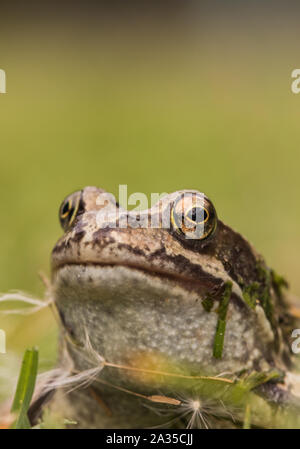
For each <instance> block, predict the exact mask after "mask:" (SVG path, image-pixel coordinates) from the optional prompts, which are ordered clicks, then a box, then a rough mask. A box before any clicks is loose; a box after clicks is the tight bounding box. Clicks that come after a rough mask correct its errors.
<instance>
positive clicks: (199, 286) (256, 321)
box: [51, 187, 291, 427]
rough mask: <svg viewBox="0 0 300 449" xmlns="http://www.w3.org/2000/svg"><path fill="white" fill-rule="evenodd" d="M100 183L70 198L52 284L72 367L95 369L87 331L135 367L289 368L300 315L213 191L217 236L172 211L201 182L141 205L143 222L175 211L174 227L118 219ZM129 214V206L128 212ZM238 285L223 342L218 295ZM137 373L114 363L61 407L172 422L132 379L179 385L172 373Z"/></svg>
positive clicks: (72, 413) (126, 420) (100, 348)
mask: <svg viewBox="0 0 300 449" xmlns="http://www.w3.org/2000/svg"><path fill="white" fill-rule="evenodd" d="M101 193H103V191H102V190H100V189H96V188H94V187H87V188H85V189H84V190H82V191H81V192H78V193H76V194H75V196H73V197H71V200H70V199H69V200H67V202H66V203H64V204H63V206H62V208H61V215H62V217H63V220H62V221H63V225H64V227H65V229H66V232H65V234H64V236H63V237H62V238H61V239H60V240H59V241H58V243H57V244H56V246H55V248H54V250H53V253H52V294H53V297H54V300H55V303H56V306H57V309H58V312H59V315H60V318H61V322H62V325H63V330H64V332H63V333H62V339H61V341H62V342H64V345H63V346H64V349H63V350H62V351H61V352H62V354H61V364H65V365H67V364H68V362H67V361H68V360H69V359H70V360H71V361H72V362H71V363H72V369H73V371H76V372H82V371H83V370H86V369H89V368H91V361H90V360H89V358H88V357H87V356H85V355H84V351H85V350H86V347H87V346H86V343H87V338H88V341H89V344H90V345H91V347H92V348H93V350H94V351H96V352H97V353H98V354H99V355H100V356H101V357H103V358H104V359H105V361H106V362H108V363H110V364H117V365H122V366H126V367H132V368H134V369H135V368H138V369H143V368H148V369H152V370H153V369H156V368H161V367H162V366H166V365H167V364H168V363H172V362H173V361H175V362H178V363H179V364H183V365H184V366H185V368H186V369H187V370H188V372H193V373H195V372H196V373H199V374H205V375H210V376H213V375H219V374H220V373H222V372H227V373H228V372H230V373H231V374H238V373H240V372H241V371H243V370H249V371H252V370H257V371H268V370H271V369H274V368H276V369H278V370H285V369H286V368H287V366H288V365H289V364H290V350H289V345H288V341H287V334H286V330H285V329H286V328H285V327H284V328H283V327H282V326H281V324H280V323H281V322H283V321H285V322H287V323H288V324H287V328H289V324H290V321H291V319H290V317H289V315H288V313H287V311H286V306H285V304H284V299H283V296H282V294H281V291H280V289H277V288H276V285H274V283H273V280H272V279H273V278H272V273H271V272H270V270H269V269H268V268H267V267H266V265H265V263H264V261H263V259H262V258H261V256H259V255H258V254H257V253H256V251H255V250H254V249H253V247H252V246H251V245H250V244H249V243H248V242H247V241H246V240H245V239H244V238H243V237H242V236H241V235H240V234H238V233H236V232H235V231H233V230H232V229H231V228H229V227H228V226H226V225H225V224H223V223H222V222H221V221H220V220H218V219H217V217H216V214H215V211H214V208H213V206H212V204H211V203H210V202H209V200H208V199H205V201H207V210H208V215H209V217H208V220H207V223H208V225H207V226H208V228H207V233H208V234H209V235H207V236H205V238H203V239H202V238H197V239H186V238H185V236H184V235H183V232H180V229H178V228H176V220H175V221H174V212H172V211H173V209H174V207H176V206H175V205H176V202H177V203H178V198H181V197H182V195H183V194H185V193H187V195H198V193H191V191H181V192H176V193H174V194H171V195H169V196H168V197H165V198H164V200H163V201H161V202H160V203H159V204H158V205H156V206H155V207H154V208H153V209H152V210H149V211H146V212H144V213H142V214H141V216H140V221H139V223H141V222H143V220H145V219H149V217H150V215H151V213H152V216H155V217H160V218H161V217H164V216H166V215H167V214H171V216H172V213H173V216H172V217H173V221H171V226H170V227H169V228H168V227H155V228H153V227H149V226H148V227H139V228H138V229H137V228H134V227H131V226H127V227H122V226H118V227H114V228H111V227H109V226H110V225H111V220H112V217H113V214H114V211H115V210H116V204H115V203H114V202H113V201H112V200H109V201H108V202H106V203H105V206H106V207H103V203H101V201H99V194H101ZM188 201H190V199H189V200H188ZM66 204H67V206H66ZM177 205H178V204H177ZM210 208H211V209H210ZM175 212H176V211H175ZM128 215H130V213H129V212H126V211H123V213H122V218H121V220H120V222H121V221H122V220H124V219H125V218H127V216H128ZM175 218H176V217H175ZM206 218H207V217H206ZM68 219H69V221H68ZM209 220H211V222H210V221H209ZM212 221H213V222H212ZM120 222H119V224H120ZM209 224H210V225H211V226H210V227H209ZM205 226H206V225H205ZM205 229H206V228H205ZM228 286H230V292H229V298H230V300H229V304H228V309H227V315H226V331H225V335H224V339H223V340H222V338H221V340H222V345H221V348H220V347H219V348H218V350H216V347H215V345H216V341H215V339H216V333H217V331H216V329H217V325H218V320H219V319H220V315H219V311H220V307H219V306H220V303H221V302H222V299H223V298H224V294H225V293H224V292H225V290H226V287H228ZM227 290H228V289H227ZM137 373H139V371H134V370H128V369H127V368H126V369H117V368H114V367H109V366H106V367H105V368H104V369H103V370H102V371H101V372H100V374H99V380H100V381H101V382H102V383H99V382H94V383H93V384H92V390H91V389H87V388H85V389H83V388H81V389H80V388H79V389H78V390H75V391H74V392H72V393H71V394H68V395H65V394H63V393H62V392H57V393H56V394H55V396H54V398H52V400H51V402H52V404H51V408H52V410H60V411H61V410H63V413H64V414H65V417H66V418H68V419H74V420H75V421H76V422H78V426H79V427H149V426H151V425H159V424H163V423H164V418H163V419H162V418H161V417H160V416H158V415H157V414H155V413H153V412H152V411H151V410H149V408H146V407H145V404H144V403H143V400H141V399H139V398H137V397H136V396H134V395H130V394H128V393H127V392H125V391H123V390H124V389H126V390H130V391H134V392H136V393H139V394H144V395H151V394H155V393H157V391H159V392H160V394H165V395H168V394H169V395H170V393H172V392H170V391H168V388H166V386H165V384H163V383H162V384H157V385H156V387H155V388H154V387H153V384H152V383H151V382H149V379H148V378H147V376H146V377H143V375H142V374H140V375H137ZM107 383H109V384H112V385H113V386H111V385H107ZM116 387H117V388H119V389H116ZM120 388H122V389H123V390H122V391H120ZM99 403H101V405H99Z"/></svg>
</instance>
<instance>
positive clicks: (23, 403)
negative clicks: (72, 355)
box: [11, 348, 38, 429]
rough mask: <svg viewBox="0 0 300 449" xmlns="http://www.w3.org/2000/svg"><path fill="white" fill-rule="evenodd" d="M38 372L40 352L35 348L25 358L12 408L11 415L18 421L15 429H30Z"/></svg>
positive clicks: (26, 352) (15, 423)
mask: <svg viewBox="0 0 300 449" xmlns="http://www.w3.org/2000/svg"><path fill="white" fill-rule="evenodd" d="M37 370H38V350H37V349H35V348H33V349H27V350H26V351H25V354H24V357H23V362H22V367H21V371H20V375H19V380H18V384H17V389H16V393H15V397H14V401H13V404H12V408H11V413H12V414H15V415H16V420H15V422H14V425H13V427H14V428H15V429H29V428H30V423H29V420H28V416H27V412H28V408H29V406H30V402H31V399H32V395H33V392H34V387H35V381H36V376H37Z"/></svg>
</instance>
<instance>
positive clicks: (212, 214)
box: [171, 192, 218, 240]
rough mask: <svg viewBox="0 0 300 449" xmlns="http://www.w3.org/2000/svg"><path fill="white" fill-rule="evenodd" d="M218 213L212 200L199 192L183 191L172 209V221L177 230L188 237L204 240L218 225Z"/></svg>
mask: <svg viewBox="0 0 300 449" xmlns="http://www.w3.org/2000/svg"><path fill="white" fill-rule="evenodd" d="M217 221H218V219H217V213H216V210H215V208H214V206H213V204H212V202H211V201H210V200H209V199H208V198H207V197H206V196H205V195H203V194H201V193H198V192H185V193H182V194H181V195H180V196H179V197H178V198H177V199H176V200H175V202H174V204H173V207H172V210H171V223H172V226H173V228H174V229H175V231H176V232H177V233H178V234H179V235H181V236H183V237H185V238H187V239H196V240H204V239H206V238H208V237H209V236H211V235H212V234H213V233H214V231H215V230H216V227H217Z"/></svg>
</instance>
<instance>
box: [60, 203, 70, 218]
mask: <svg viewBox="0 0 300 449" xmlns="http://www.w3.org/2000/svg"><path fill="white" fill-rule="evenodd" d="M67 212H69V201H68V202H67V203H65V205H64V207H63V208H62V211H61V213H62V215H65V214H66V213H67Z"/></svg>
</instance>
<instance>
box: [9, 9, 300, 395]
mask: <svg viewBox="0 0 300 449" xmlns="http://www.w3.org/2000/svg"><path fill="white" fill-rule="evenodd" d="M221 12H222V14H221V13H220V11H217V10H215V11H210V12H206V13H205V14H204V13H203V12H201V11H200V10H198V9H197V8H196V7H194V8H191V9H188V8H187V9H184V8H181V9H180V13H179V14H176V13H175V12H174V11H173V12H172V14H166V12H164V14H161V15H160V14H156V15H155V16H154V17H153V16H151V15H150V14H146V13H143V14H141V15H140V16H139V15H136V16H134V15H133V16H132V15H130V14H129V15H127V16H126V15H125V16H124V15H122V14H117V13H116V14H115V13H114V12H112V11H110V14H106V15H105V14H102V15H101V14H99V15H96V14H95V15H93V14H90V15H84V16H82V15H80V14H78V15H75V16H74V17H71V18H70V17H69V16H68V14H65V15H62V16H61V17H60V18H57V17H56V18H53V17H48V16H47V15H45V17H43V16H42V17H39V18H38V20H34V18H32V19H30V17H29V18H28V17H27V19H26V20H23V18H22V17H21V16H20V15H19V16H18V17H15V18H14V17H10V18H8V19H7V21H6V22H5V23H3V24H2V25H1V31H0V37H1V39H0V68H1V69H4V70H5V71H6V75H7V94H5V95H0V203H1V214H2V218H1V221H0V235H1V240H0V242H1V243H0V248H1V250H0V291H2V292H7V291H10V290H15V289H18V290H22V291H27V292H30V293H32V294H34V295H36V296H39V297H41V296H42V295H43V291H44V287H43V285H42V283H41V281H40V280H39V278H38V275H37V273H38V272H39V271H42V272H44V273H46V275H47V276H49V275H50V270H49V259H50V252H51V249H52V247H53V245H54V244H55V242H56V240H57V239H58V237H59V236H60V235H61V234H62V231H61V229H60V227H59V223H58V216H57V214H58V208H59V205H60V202H61V201H62V199H63V198H64V197H65V196H66V195H67V194H68V193H70V192H72V191H74V190H76V189H78V188H82V187H83V186H85V185H96V186H99V187H103V188H105V189H106V190H108V191H110V192H113V193H114V194H117V192H118V186H119V184H127V185H128V193H129V194H130V193H133V192H135V191H139V192H145V193H146V194H148V195H150V193H151V192H171V191H174V190H178V189H182V188H192V189H198V190H200V191H203V192H205V193H206V194H207V195H208V196H209V197H210V198H211V199H212V200H213V202H214V204H215V206H216V208H217V211H218V214H219V217H220V218H221V219H222V220H224V221H225V222H226V223H228V224H229V225H231V226H232V227H234V228H235V229H237V230H239V231H240V232H241V233H242V234H244V235H245V236H246V237H247V238H248V239H249V240H250V241H251V242H252V243H253V244H254V245H255V246H256V248H257V249H258V250H259V251H260V252H261V253H262V254H263V255H264V256H265V258H266V260H267V262H268V263H269V265H271V266H272V267H274V268H275V269H276V270H277V271H278V272H280V273H281V274H284V275H285V276H286V277H287V278H288V280H289V281H290V285H291V289H292V291H293V292H294V293H295V294H296V295H300V277H299V270H298V266H299V263H298V257H299V256H298V253H299V245H300V234H299V219H300V207H299V193H300V176H299V163H300V151H299V148H300V132H299V115H300V95H298V96H297V95H295V94H293V93H292V92H291V87H290V86H291V81H292V79H291V72H292V70H293V69H294V68H299V66H300V61H299V43H298V42H299V31H298V28H297V25H298V24H297V20H296V17H295V16H294V15H293V12H292V11H289V13H288V14H285V13H284V12H283V11H282V10H281V9H278V10H276V9H275V10H274V9H273V10H271V11H270V10H268V9H266V10H265V11H263V13H262V12H261V10H260V9H259V6H256V9H254V10H253V11H248V10H247V9H239V12H237V11H221ZM149 197H150V196H149ZM0 328H2V329H4V330H5V331H6V333H7V351H8V352H7V354H6V355H1V354H0V395H1V392H2V394H3V393H5V394H10V392H11V389H12V382H11V379H10V380H9V382H8V383H7V384H3V382H2V384H1V375H2V378H3V377H5V376H6V377H7V372H8V371H7V370H8V369H9V367H11V370H12V372H13V373H14V374H17V372H18V371H17V368H16V367H17V366H18V363H19V361H20V357H21V354H22V352H23V350H24V349H25V348H27V347H29V346H32V345H38V346H39V347H40V358H41V367H42V368H43V369H44V368H46V367H49V366H51V365H52V364H53V363H54V361H55V356H56V355H55V354H56V334H57V329H56V324H55V320H54V319H53V317H52V314H51V312H50V311H48V310H46V311H42V312H40V313H38V314H37V315H34V316H30V317H26V318H20V317H15V316H14V317H12V316H10V317H7V316H0Z"/></svg>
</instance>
